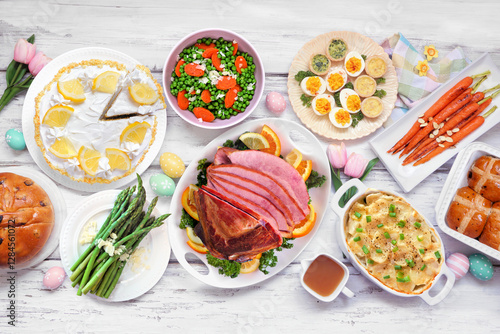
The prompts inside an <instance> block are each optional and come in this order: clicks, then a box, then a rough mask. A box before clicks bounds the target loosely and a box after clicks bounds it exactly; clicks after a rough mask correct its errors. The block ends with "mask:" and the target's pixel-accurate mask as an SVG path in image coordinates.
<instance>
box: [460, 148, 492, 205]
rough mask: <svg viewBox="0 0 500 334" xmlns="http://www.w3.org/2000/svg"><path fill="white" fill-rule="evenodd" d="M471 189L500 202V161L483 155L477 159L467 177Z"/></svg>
mask: <svg viewBox="0 0 500 334" xmlns="http://www.w3.org/2000/svg"><path fill="white" fill-rule="evenodd" d="M467 181H468V184H469V187H471V188H472V189H474V191H475V192H477V193H478V194H481V195H482V196H483V197H484V198H486V199H488V200H490V201H492V202H499V201H500V159H497V158H494V157H490V156H486V155H483V156H482V157H480V158H479V159H477V160H476V161H475V162H474V164H473V165H472V166H471V168H470V170H469V174H468V175H467Z"/></svg>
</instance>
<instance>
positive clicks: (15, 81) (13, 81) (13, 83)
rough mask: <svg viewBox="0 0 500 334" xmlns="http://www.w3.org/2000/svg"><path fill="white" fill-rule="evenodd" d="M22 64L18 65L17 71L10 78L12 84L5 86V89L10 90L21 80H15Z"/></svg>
mask: <svg viewBox="0 0 500 334" xmlns="http://www.w3.org/2000/svg"><path fill="white" fill-rule="evenodd" d="M23 65H24V64H22V63H19V64H18V65H17V69H16V73H14V76H13V77H12V79H13V80H12V82H11V83H10V85H9V86H7V88H10V87H12V86H14V85H15V84H16V83H17V82H18V81H19V80H21V78H17V76H18V75H19V72H21V68H22V67H23Z"/></svg>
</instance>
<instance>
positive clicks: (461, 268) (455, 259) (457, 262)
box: [446, 253, 469, 280]
mask: <svg viewBox="0 0 500 334" xmlns="http://www.w3.org/2000/svg"><path fill="white" fill-rule="evenodd" d="M446 264H447V265H448V268H450V269H451V271H453V273H454V274H455V278H456V279H457V280H459V279H461V278H462V277H464V276H465V274H467V271H468V270H469V258H468V257H467V256H465V255H464V254H461V253H453V254H451V255H450V256H449V257H448V259H446Z"/></svg>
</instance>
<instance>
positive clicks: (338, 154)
mask: <svg viewBox="0 0 500 334" xmlns="http://www.w3.org/2000/svg"><path fill="white" fill-rule="evenodd" d="M326 155H327V156H328V160H330V163H331V164H332V166H333V168H343V167H344V166H345V164H346V162H347V150H346V149H345V145H344V142H341V143H340V145H335V144H330V145H328V148H327V149H326Z"/></svg>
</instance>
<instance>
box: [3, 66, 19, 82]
mask: <svg viewBox="0 0 500 334" xmlns="http://www.w3.org/2000/svg"><path fill="white" fill-rule="evenodd" d="M18 64H19V63H18V62H17V61H15V60H14V59H12V61H11V62H10V64H9V66H7V70H6V71H5V79H6V81H7V87H8V86H10V85H11V83H12V79H14V75H15V74H16V69H17V66H18Z"/></svg>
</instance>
